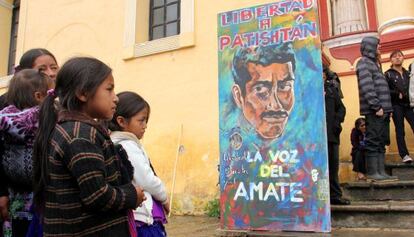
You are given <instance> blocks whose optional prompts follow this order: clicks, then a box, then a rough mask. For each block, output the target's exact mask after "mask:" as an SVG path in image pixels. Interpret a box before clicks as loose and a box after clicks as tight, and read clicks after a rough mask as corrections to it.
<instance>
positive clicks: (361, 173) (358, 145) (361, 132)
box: [351, 118, 367, 180]
mask: <svg viewBox="0 0 414 237" xmlns="http://www.w3.org/2000/svg"><path fill="white" fill-rule="evenodd" d="M365 132H366V129H365V119H364V118H358V119H357V120H355V127H354V128H353V129H352V131H351V144H352V151H351V156H352V164H353V166H354V167H353V169H352V170H353V171H355V172H356V173H357V179H358V180H366V179H367V178H366V177H365V173H366V166H365Z"/></svg>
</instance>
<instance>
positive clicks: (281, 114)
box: [260, 110, 289, 119]
mask: <svg viewBox="0 0 414 237" xmlns="http://www.w3.org/2000/svg"><path fill="white" fill-rule="evenodd" d="M287 116H289V114H288V113H287V112H286V111H284V110H278V111H274V110H271V111H265V112H263V113H262V114H261V115H260V118H262V119H263V118H276V119H279V118H286V117H287Z"/></svg>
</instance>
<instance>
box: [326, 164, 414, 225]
mask: <svg viewBox="0 0 414 237" xmlns="http://www.w3.org/2000/svg"><path fill="white" fill-rule="evenodd" d="M386 170H387V172H388V173H389V174H390V175H393V176H397V177H398V178H399V180H398V181H389V182H365V181H358V182H349V183H344V184H342V190H343V193H344V196H345V197H348V198H350V199H351V202H352V203H351V205H349V206H337V205H332V225H333V227H347V228H392V229H413V231H414V164H410V165H407V164H403V163H401V161H399V160H397V161H395V160H394V161H392V162H389V163H387V164H386Z"/></svg>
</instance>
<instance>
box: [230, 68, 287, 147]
mask: <svg viewBox="0 0 414 237" xmlns="http://www.w3.org/2000/svg"><path fill="white" fill-rule="evenodd" d="M247 70H248V72H249V74H250V76H251V78H252V79H251V80H250V81H248V82H247V83H246V88H245V89H246V95H245V96H242V98H240V100H239V102H240V103H238V105H239V107H240V108H241V109H242V111H243V114H244V116H245V118H246V120H247V121H248V122H249V123H250V124H251V125H252V126H253V127H254V128H255V129H256V131H257V133H258V134H259V135H260V136H261V137H262V138H264V139H274V138H277V137H279V136H280V135H281V134H282V133H283V131H284V129H285V125H286V122H287V119H288V116H289V113H290V111H291V110H292V107H293V103H294V101H295V98H294V92H293V84H294V74H293V71H292V65H291V63H290V62H289V63H272V64H270V65H268V66H262V65H259V64H255V63H248V64H247Z"/></svg>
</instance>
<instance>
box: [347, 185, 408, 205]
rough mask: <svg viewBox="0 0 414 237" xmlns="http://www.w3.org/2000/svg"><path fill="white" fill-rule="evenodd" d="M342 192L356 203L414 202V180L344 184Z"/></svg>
mask: <svg viewBox="0 0 414 237" xmlns="http://www.w3.org/2000/svg"><path fill="white" fill-rule="evenodd" d="M342 190H343V194H344V196H345V197H348V198H350V199H351V200H354V201H382V200H400V201H403V200H414V180H398V181H388V182H365V181H360V182H349V183H343V184H342Z"/></svg>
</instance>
